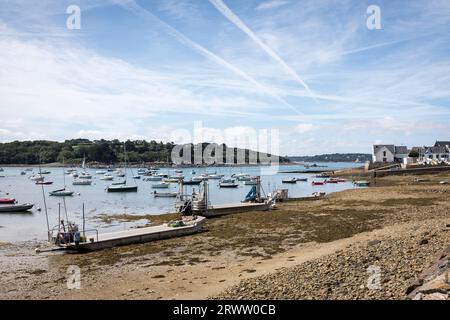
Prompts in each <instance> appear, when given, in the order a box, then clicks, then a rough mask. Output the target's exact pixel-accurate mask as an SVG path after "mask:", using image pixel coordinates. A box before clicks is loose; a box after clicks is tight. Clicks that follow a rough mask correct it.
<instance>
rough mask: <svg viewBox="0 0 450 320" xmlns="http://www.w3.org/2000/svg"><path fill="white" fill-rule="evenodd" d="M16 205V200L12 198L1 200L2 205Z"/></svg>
mask: <svg viewBox="0 0 450 320" xmlns="http://www.w3.org/2000/svg"><path fill="white" fill-rule="evenodd" d="M14 203H16V199H11V198H1V199H0V204H14Z"/></svg>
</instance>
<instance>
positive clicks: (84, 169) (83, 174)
mask: <svg viewBox="0 0 450 320" xmlns="http://www.w3.org/2000/svg"><path fill="white" fill-rule="evenodd" d="M81 167H82V168H83V172H82V173H81V174H80V175H78V179H92V175H91V174H89V173H87V172H86V156H83V163H82V164H81ZM74 178H75V177H74Z"/></svg>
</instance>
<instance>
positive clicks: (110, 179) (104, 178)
mask: <svg viewBox="0 0 450 320" xmlns="http://www.w3.org/2000/svg"><path fill="white" fill-rule="evenodd" d="M100 180H104V181H112V180H114V176H112V175H110V174H105V175H104V176H103V177H101V178H100Z"/></svg>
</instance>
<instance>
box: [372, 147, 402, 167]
mask: <svg viewBox="0 0 450 320" xmlns="http://www.w3.org/2000/svg"><path fill="white" fill-rule="evenodd" d="M408 153H409V152H408V148H407V147H405V146H395V145H393V144H378V145H374V146H373V162H399V163H404V162H405V159H406V158H408Z"/></svg>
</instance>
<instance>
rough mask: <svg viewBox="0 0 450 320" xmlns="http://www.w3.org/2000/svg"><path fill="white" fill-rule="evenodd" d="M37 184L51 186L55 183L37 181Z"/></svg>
mask: <svg viewBox="0 0 450 320" xmlns="http://www.w3.org/2000/svg"><path fill="white" fill-rule="evenodd" d="M35 184H37V185H44V186H49V185H51V184H53V181H36V183H35Z"/></svg>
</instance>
